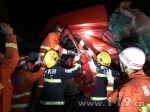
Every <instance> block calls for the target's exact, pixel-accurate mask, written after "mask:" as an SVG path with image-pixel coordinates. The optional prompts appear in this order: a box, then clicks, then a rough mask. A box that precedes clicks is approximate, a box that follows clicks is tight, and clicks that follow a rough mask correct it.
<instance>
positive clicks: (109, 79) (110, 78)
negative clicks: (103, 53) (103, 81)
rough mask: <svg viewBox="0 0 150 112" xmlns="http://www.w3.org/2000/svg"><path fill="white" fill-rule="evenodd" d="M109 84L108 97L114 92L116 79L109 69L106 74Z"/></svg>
mask: <svg viewBox="0 0 150 112" xmlns="http://www.w3.org/2000/svg"><path fill="white" fill-rule="evenodd" d="M106 76H107V80H108V84H107V88H106V89H107V96H109V94H111V93H112V92H113V91H114V77H113V75H112V71H111V69H108V70H107V72H106Z"/></svg>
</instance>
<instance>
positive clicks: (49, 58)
mask: <svg viewBox="0 0 150 112" xmlns="http://www.w3.org/2000/svg"><path fill="white" fill-rule="evenodd" d="M58 60H59V54H58V53H57V52H56V51H54V50H50V51H48V52H47V53H46V54H45V58H44V61H45V64H46V66H47V67H48V68H50V67H52V66H54V65H55V64H56V63H57V62H58Z"/></svg>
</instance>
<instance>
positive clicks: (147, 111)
mask: <svg viewBox="0 0 150 112" xmlns="http://www.w3.org/2000/svg"><path fill="white" fill-rule="evenodd" d="M139 110H140V112H150V103H149V104H147V105H146V106H141V107H140V109H139Z"/></svg>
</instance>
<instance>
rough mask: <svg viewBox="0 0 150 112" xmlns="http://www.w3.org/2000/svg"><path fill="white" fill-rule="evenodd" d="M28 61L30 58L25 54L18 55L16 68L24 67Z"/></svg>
mask: <svg viewBox="0 0 150 112" xmlns="http://www.w3.org/2000/svg"><path fill="white" fill-rule="evenodd" d="M29 61H30V58H29V57H28V56H26V55H22V56H20V58H19V61H18V64H17V68H24V67H25V66H26V65H27V63H28V62H29Z"/></svg>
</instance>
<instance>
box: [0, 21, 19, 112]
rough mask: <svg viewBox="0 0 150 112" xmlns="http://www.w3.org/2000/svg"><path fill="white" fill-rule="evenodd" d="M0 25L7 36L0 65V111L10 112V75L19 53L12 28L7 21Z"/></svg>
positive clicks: (11, 88)
mask: <svg viewBox="0 0 150 112" xmlns="http://www.w3.org/2000/svg"><path fill="white" fill-rule="evenodd" d="M0 27H1V29H2V30H3V32H4V33H5V34H6V37H7V38H6V44H5V45H6V51H5V54H4V55H2V59H1V60H2V61H1V66H0V112H10V110H11V96H12V91H13V87H12V84H11V81H10V76H11V74H12V73H13V71H14V69H15V67H16V65H17V62H18V60H19V54H18V47H17V41H16V35H14V34H13V28H12V27H11V26H10V25H9V24H7V23H1V24H0Z"/></svg>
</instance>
